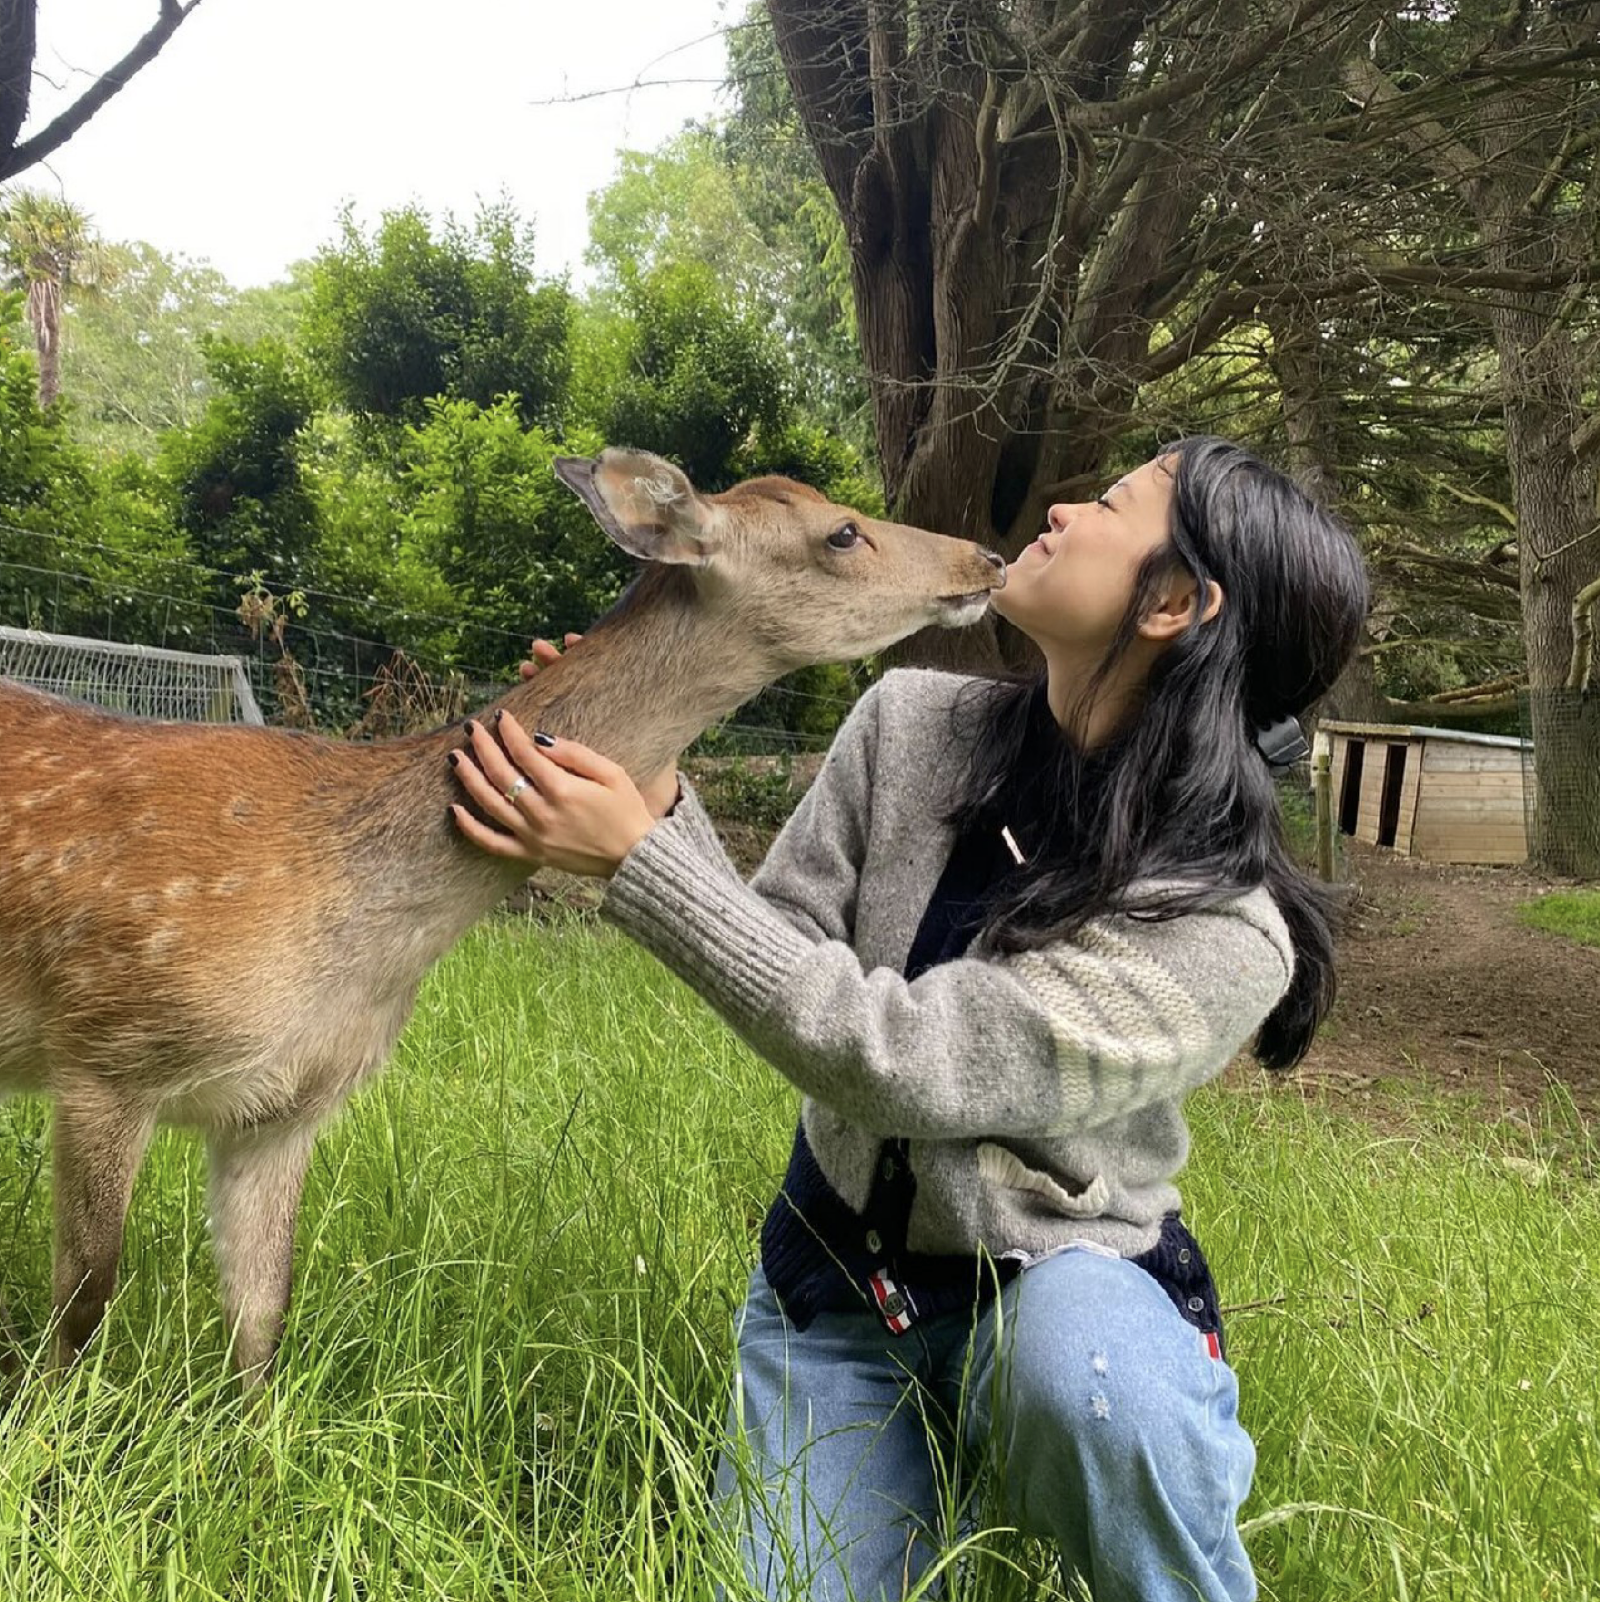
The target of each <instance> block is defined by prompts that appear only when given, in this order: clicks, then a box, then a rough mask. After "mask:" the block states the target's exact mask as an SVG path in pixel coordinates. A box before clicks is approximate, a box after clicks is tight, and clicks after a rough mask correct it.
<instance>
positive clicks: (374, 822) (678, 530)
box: [0, 451, 1004, 1376]
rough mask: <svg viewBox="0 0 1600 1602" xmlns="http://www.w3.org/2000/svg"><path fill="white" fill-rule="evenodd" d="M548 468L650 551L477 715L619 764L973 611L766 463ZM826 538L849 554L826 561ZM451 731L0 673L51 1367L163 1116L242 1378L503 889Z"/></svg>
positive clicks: (602, 518)
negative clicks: (412, 1044)
mask: <svg viewBox="0 0 1600 1602" xmlns="http://www.w3.org/2000/svg"><path fill="white" fill-rule="evenodd" d="M559 470H560V471H561V473H562V476H563V478H565V479H566V480H567V482H568V483H569V484H571V485H572V487H573V488H574V489H576V490H577V491H578V493H579V494H581V495H582V496H583V498H584V499H585V501H586V502H587V503H588V504H589V506H590V509H591V511H592V512H593V513H594V515H595V517H596V519H597V520H598V521H599V522H600V524H601V526H602V527H603V528H605V529H606V531H607V533H608V534H610V535H611V537H612V538H614V539H616V540H617V541H618V543H620V544H622V545H623V546H624V547H625V548H627V549H628V550H630V551H632V552H633V553H634V554H635V555H638V556H640V557H642V558H646V559H647V560H649V561H650V565H648V566H646V567H645V568H644V570H643V572H642V574H641V576H640V578H639V579H638V580H637V581H636V583H635V584H634V586H633V587H632V589H631V590H630V592H629V594H628V595H627V596H626V597H625V599H624V601H623V602H622V603H620V604H619V605H618V607H617V608H615V609H614V611H613V612H612V613H611V614H609V615H608V617H607V618H606V619H604V620H602V622H601V623H600V624H599V625H597V626H596V627H595V629H594V630H593V631H592V632H591V633H590V634H589V635H588V636H587V637H586V638H585V639H584V640H583V641H582V642H581V643H580V644H579V645H578V646H576V647H574V648H573V649H572V650H571V651H570V652H568V653H567V654H566V656H564V657H563V659H562V660H561V661H560V662H559V663H557V664H556V665H554V666H552V667H550V668H548V669H546V670H544V671H542V672H541V673H539V674H538V675H537V676H536V677H535V678H534V679H532V680H531V681H529V682H527V683H524V684H522V685H521V686H519V687H518V688H516V689H513V690H511V691H510V692H509V693H508V694H507V695H505V696H504V697H502V699H501V700H500V701H499V702H497V703H495V704H496V705H498V706H504V707H506V708H508V709H509V710H511V711H512V712H514V713H515V715H516V716H517V717H518V719H519V720H520V721H521V722H522V723H523V724H524V726H525V727H528V728H530V729H532V728H543V729H548V730H550V731H551V732H552V733H556V734H559V735H563V736H566V737H569V738H573V739H578V740H582V741H584V742H586V743H589V744H592V745H594V746H595V747H596V748H597V749H599V750H601V751H603V752H605V753H606V754H608V755H610V756H612V757H613V758H615V759H616V760H617V761H619V762H621V763H622V764H623V765H624V766H625V767H626V768H627V769H628V771H629V772H630V773H631V774H632V775H633V776H634V777H635V778H637V779H641V780H642V779H643V778H645V777H647V776H649V775H651V774H653V773H656V772H659V771H660V770H661V769H662V768H664V767H666V766H667V765H668V764H669V763H671V762H672V761H673V760H675V758H676V757H677V755H678V754H679V753H680V752H681V751H682V749H683V747H684V746H685V745H687V744H688V743H689V742H690V741H691V740H692V739H693V738H694V737H695V736H696V735H697V734H698V733H700V732H701V731H702V730H703V729H704V728H705V727H707V726H708V725H709V724H710V723H712V722H714V721H715V720H716V719H717V718H719V717H722V716H725V715H726V714H727V713H728V712H729V711H731V710H732V709H733V708H735V707H736V706H738V705H739V704H740V703H741V702H742V701H744V700H745V699H747V698H748V697H749V696H750V695H751V694H753V693H754V692H755V691H756V690H758V689H760V688H761V687H762V686H763V685H765V684H767V683H769V682H770V681H771V680H773V679H774V678H777V677H779V676H781V675H782V674H783V673H784V672H787V671H789V670H790V669H792V668H794V667H795V666H798V665H800V664H802V663H805V662H813V661H820V660H827V659H830V658H831V659H843V658H846V657H850V656H856V655H862V654H866V653H867V652H870V651H874V650H877V649H881V648H882V647H883V646H885V645H887V644H889V643H890V642H891V641H893V640H895V639H898V638H901V637H903V636H904V635H906V634H908V633H910V632H912V631H913V630H914V629H917V628H920V627H923V626H925V625H926V624H928V623H930V622H935V621H944V622H947V623H958V622H963V621H971V620H972V618H974V617H975V616H976V615H978V614H979V613H980V612H981V611H982V609H983V606H984V605H985V604H986V593H987V591H989V590H990V589H992V588H993V587H994V586H995V585H996V584H998V583H1001V582H1003V579H1004V569H1003V567H1002V566H1001V565H1000V564H999V559H998V558H996V557H993V556H990V555H989V554H987V553H985V552H982V551H980V550H979V549H978V547H976V546H973V545H970V544H967V543H966V542H964V541H957V540H953V539H946V538H943V537H941V536H937V535H932V534H927V533H923V532H921V531H918V530H914V529H906V528H901V527H898V526H896V525H894V524H889V523H882V522H876V521H872V520H870V519H867V518H864V517H861V516H860V515H859V514H857V513H854V512H850V511H848V510H846V509H843V508H840V507H836V506H832V505H830V504H829V503H828V502H826V501H825V500H823V499H822V498H821V497H820V496H818V495H817V494H816V493H815V492H814V491H811V490H808V489H806V488H804V487H803V486H801V485H798V484H794V483H791V482H790V481H788V480H783V479H773V480H757V481H754V482H752V483H748V484H744V485H741V486H739V487H738V488H736V489H734V490H730V491H728V492H727V493H726V494H724V495H721V496H699V495H697V494H696V493H695V492H694V490H693V489H692V488H691V487H690V486H689V484H688V482H687V480H685V479H684V478H683V476H682V475H681V474H680V473H678V472H677V471H676V469H673V468H670V467H668V465H667V464H666V463H664V462H661V461H660V460H659V459H658V458H653V457H647V456H644V455H642V454H640V453H630V452H619V451H608V452H606V453H605V454H604V455H603V456H602V457H601V458H600V459H599V460H598V461H597V462H593V463H590V462H573V461H568V462H564V463H562V464H559ZM846 525H848V526H850V527H853V528H854V529H856V530H857V531H858V532H859V536H860V543H859V544H856V545H854V546H853V547H851V548H846V549H836V548H835V547H834V545H830V544H829V536H830V535H833V536H835V537H836V538H843V537H844V536H843V535H842V534H841V531H842V530H843V529H844V528H845V527H846ZM461 740H462V736H461V731H460V729H459V728H458V727H452V728H447V729H442V730H439V731H437V732H436V733H433V734H428V735H421V736H416V737H411V738H404V739H398V740H391V741H386V742H382V743H378V744H373V745H359V744H352V743H343V742H339V741H336V740H330V739H323V738H319V737H315V736H309V735H301V734H291V733H287V732H282V731H274V730H265V729H246V728H228V727H214V726H205V725H177V724H148V723H136V722H133V721H129V720H126V719H121V718H118V717H114V716H111V715H108V714H106V713H102V712H98V711H94V710H91V709H89V708H86V707H83V706H78V705H73V704H69V703H67V702H63V701H58V700H55V699H52V698H50V697H46V696H43V695H38V694H35V693H33V692H30V691H28V690H25V689H23V688H21V687H20V686H17V685H13V684H6V683H0V749H3V750H4V751H5V753H6V775H5V778H4V781H3V783H0V1091H5V1090H21V1091H27V1092H35V1093H41V1094H45V1095H48V1096H50V1097H52V1098H53V1100H54V1104H55V1124H54V1165H53V1175H54V1192H55V1218H56V1242H55V1271H54V1303H55V1308H56V1312H57V1317H58V1323H57V1336H56V1350H57V1356H58V1358H59V1359H60V1360H63V1361H66V1360H70V1359H71V1358H72V1357H73V1356H75V1355H76V1354H77V1352H78V1351H79V1350H81V1348H82V1347H83V1345H84V1343H85V1342H86V1341H87V1340H88V1339H89V1337H90V1335H91V1334H92V1333H93V1332H94V1330H95V1329H96V1327H97V1326H98V1324H99V1322H100V1319H101V1316H102V1314H103V1311H104V1308H105V1304H106V1301H107V1298H108V1297H109V1296H110V1294H111V1292H112V1289H113V1286H114V1282H115V1277H116V1271H117V1262H118V1257H119V1255H120V1252H121V1243H122V1229H123V1219H124V1214H125V1211H126V1208H127V1203H128V1195H129V1191H130V1189H131V1187H132V1184H133V1179H134V1175H135V1173H136V1171H137V1170H138V1167H139V1163H140V1160H141V1158H142V1156H143V1153H144V1150H145V1146H146V1143H147V1142H148V1140H149V1138H150V1135H151V1132H152V1130H153V1129H154V1128H155V1126H156V1125H157V1124H158V1123H168V1124H180V1125H187V1126H191V1127H195V1128H198V1129H199V1130H201V1131H202V1132H203V1133H204V1135H205V1138H206V1141H207V1145H208V1154H209V1160H210V1184H211V1213H212V1230H213V1235H214V1239H215V1243H216V1255H217V1259H218V1264H219V1269H220V1274H221V1280H222V1291H223V1307H224V1313H225V1317H226V1319H227V1323H228V1327H229V1328H230V1329H231V1330H232V1331H233V1338H234V1355H235V1360H236V1362H237V1363H238V1364H239V1366H240V1367H241V1369H242V1370H243V1371H244V1372H245V1373H246V1374H247V1375H252V1376H259V1374H261V1373H262V1372H264V1370H265V1367H266V1365H267V1363H268V1362H269V1361H270V1358H271V1355H272V1353H273V1351H274V1349H275V1347H276V1344H277V1341H278V1338H279V1334H280V1331H281V1327H282V1320H283V1315H284V1310H285V1308H286V1306H287V1303H288V1297H289V1287H290V1278H291V1262H292V1248H293V1237H294V1226H295V1215H296V1211H297V1208H298V1205H299V1198H300V1190H301V1184H302V1180H303V1178H304V1175H305V1170H306V1165H307V1162H308V1160H309V1157H310V1153H311V1147H312V1141H313V1139H314V1136H315V1132H316V1130H317V1127H318V1126H319V1125H320V1124H321V1123H322V1122H323V1120H325V1119H326V1118H327V1117H328V1116H329V1115H330V1114H331V1113H333V1112H334V1111H335V1109H336V1108H338V1106H339V1105H340V1103H341V1102H342V1101H343V1100H344V1099H345V1097H346V1096H348V1095H349V1094H350V1092H351V1091H352V1090H353V1089H354V1088H355V1087H356V1086H357V1085H358V1084H360V1082H361V1081H362V1080H363V1079H364V1078H365V1077H366V1076H367V1075H368V1074H370V1073H371V1072H372V1071H373V1070H374V1069H376V1068H377V1067H378V1066H379V1065H380V1064H381V1063H382V1062H383V1061H384V1059H385V1058H386V1057H387V1056H388V1054H389V1051H390V1049H391V1048H392V1047H393V1045H394V1043H395V1039H396V1037H397V1036H398V1035H399V1033H400V1030H401V1028H402V1026H403V1025H404V1023H405V1021H406V1018H407V1016H408V1015H409V1013H410V1011H411V1006H412V1002H413V999H414V998H415V995H416V992H417V987H418V984H419V983H420V981H421V979H422V977H423V975H424V974H425V973H426V972H427V970H428V968H429V967H430V966H431V965H432V964H433V963H434V962H435V961H436V960H437V959H438V958H439V957H440V956H442V955H443V954H444V952H445V951H447V950H448V949H449V948H450V946H451V945H452V944H454V942H455V941H456V940H457V939H458V938H459V937H460V936H461V935H462V934H463V933H464V932H465V930H466V929H467V928H468V927H469V926H470V925H471V924H472V923H473V922H474V921H475V920H476V919H477V918H478V917H480V916H481V915H482V914H483V913H484V912H486V911H488V910H489V909H491V908H492V907H494V906H495V905H496V904H497V903H498V902H499V901H500V900H501V899H502V898H503V897H504V896H505V894H506V893H507V891H508V890H509V889H511V888H512V886H513V884H514V882H515V880H516V878H517V872H516V870H515V869H514V868H509V869H508V868H507V866H506V865H505V864H504V863H502V862H500V861H498V860H495V859H492V858H490V857H488V856H486V855H484V854H482V853H480V852H478V851H476V850H474V849H473V848H472V847H471V846H469V845H467V844H466V843H465V842H463V841H462V840H461V839H460V838H459V836H458V835H457V833H456V832H455V830H454V828H453V827H452V826H451V825H450V823H449V822H448V819H447V815H446V808H447V805H448V804H449V803H450V802H451V801H452V800H459V799H461V796H460V792H459V791H458V790H457V789H456V788H455V786H454V784H453V781H452V780H451V779H450V777H449V773H448V764H447V761H446V753H447V752H448V751H449V750H451V749H452V748H453V747H456V746H458V745H459V744H460V743H461ZM3 1326H4V1311H3V1309H0V1328H3Z"/></svg>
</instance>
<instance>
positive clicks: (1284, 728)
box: [1256, 718, 1311, 768]
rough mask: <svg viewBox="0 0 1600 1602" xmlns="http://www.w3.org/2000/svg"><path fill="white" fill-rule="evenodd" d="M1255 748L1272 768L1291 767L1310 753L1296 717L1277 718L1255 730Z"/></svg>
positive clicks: (1304, 732)
mask: <svg viewBox="0 0 1600 1602" xmlns="http://www.w3.org/2000/svg"><path fill="white" fill-rule="evenodd" d="M1256 749H1257V750H1258V751H1259V752H1260V753H1261V754H1262V756H1264V757H1265V758H1266V759H1267V765H1268V766H1269V767H1274V768H1291V767H1293V766H1294V764H1295V763H1296V762H1299V761H1301V760H1302V759H1303V758H1305V757H1307V756H1309V755H1310V754H1311V747H1310V746H1309V745H1308V744H1307V743H1306V731H1305V730H1304V729H1302V728H1301V727H1300V720H1299V719H1298V718H1279V719H1278V721H1277V722H1276V723H1268V724H1266V725H1265V726H1264V727H1262V728H1258V729H1257V730H1256Z"/></svg>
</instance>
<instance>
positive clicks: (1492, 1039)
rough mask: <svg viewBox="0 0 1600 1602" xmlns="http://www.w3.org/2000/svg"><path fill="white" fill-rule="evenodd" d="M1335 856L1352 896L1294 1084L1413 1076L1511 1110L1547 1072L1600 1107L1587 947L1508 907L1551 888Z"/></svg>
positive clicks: (1597, 1035)
mask: <svg viewBox="0 0 1600 1602" xmlns="http://www.w3.org/2000/svg"><path fill="white" fill-rule="evenodd" d="M1347 844H1348V842H1347ZM1349 865H1350V872H1351V878H1352V880H1353V882H1354V883H1355V885H1356V887H1357V899H1356V902H1355V905H1354V907H1353V908H1352V912H1351V922H1350V924H1349V925H1348V927H1347V930H1346V935H1345V939H1344V942H1343V945H1342V947H1341V955H1340V996H1339V1002H1338V1005H1337V1006H1336V1007H1335V1009H1334V1014H1333V1019H1332V1021H1331V1025H1330V1026H1329V1027H1328V1028H1326V1029H1325V1030H1324V1033H1323V1036H1322V1038H1320V1039H1319V1040H1318V1042H1317V1044H1316V1045H1315V1046H1314V1047H1313V1048H1312V1051H1311V1054H1310V1055H1309V1056H1308V1057H1307V1059H1306V1061H1305V1063H1304V1064H1303V1065H1302V1067H1301V1070H1300V1071H1301V1074H1302V1076H1303V1077H1304V1079H1305V1081H1306V1082H1307V1083H1308V1084H1321V1085H1324V1086H1326V1087H1327V1088H1328V1089H1330V1090H1338V1089H1360V1088H1363V1087H1364V1086H1366V1085H1368V1084H1370V1083H1372V1081H1373V1080H1375V1079H1377V1078H1380V1077H1381V1078H1389V1079H1392V1078H1420V1079H1422V1080H1423V1081H1425V1082H1427V1083H1430V1084H1433V1085H1436V1086H1439V1087H1442V1088H1448V1089H1452V1090H1470V1091H1474V1092H1476V1093H1479V1094H1481V1095H1483V1096H1484V1097H1485V1098H1486V1099H1487V1101H1488V1103H1489V1104H1490V1105H1491V1106H1498V1107H1503V1108H1505V1109H1506V1110H1511V1109H1512V1108H1528V1107H1531V1106H1532V1105H1533V1104H1534V1103H1536V1102H1537V1101H1538V1100H1539V1098H1540V1097H1541V1096H1542V1095H1543V1094H1544V1092H1545V1089H1546V1086H1547V1084H1548V1083H1549V1082H1550V1081H1552V1080H1555V1081H1559V1082H1561V1083H1562V1084H1563V1085H1565V1087H1566V1088H1567V1090H1568V1091H1569V1092H1570V1093H1571V1095H1572V1098H1573V1100H1574V1102H1576V1104H1577V1105H1578V1107H1579V1108H1580V1109H1581V1110H1582V1111H1584V1112H1585V1113H1586V1114H1587V1115H1588V1116H1590V1117H1596V1116H1600V948H1595V947H1586V946H1580V945H1577V944H1576V943H1574V942H1572V941H1569V940H1564V939H1561V938H1559V937H1558V936H1555V935H1547V934H1543V933H1541V932H1540V931H1538V930H1535V929H1529V928H1526V927H1524V926H1523V925H1522V924H1521V923H1519V922H1518V920H1517V915H1516V909H1517V907H1518V905H1519V904H1520V903H1522V902H1524V901H1526V900H1527V899H1528V898H1529V897H1530V896H1534V895H1537V894H1539V893H1540V892H1541V891H1544V890H1549V889H1553V888H1559V887H1558V886H1556V885H1554V884H1553V883H1552V881H1550V880H1549V879H1546V878H1543V877H1541V876H1539V875H1537V874H1534V873H1532V872H1531V871H1528V870H1526V869H1521V868H1447V867H1438V866H1435V865H1433V864H1430V863H1423V862H1415V861H1412V860H1411V859H1410V858H1406V857H1397V856H1395V855H1394V854H1393V853H1392V852H1388V851H1379V850H1376V849H1373V848H1368V847H1362V846H1359V845H1358V846H1355V847H1353V848H1352V850H1351V857H1350V864H1349Z"/></svg>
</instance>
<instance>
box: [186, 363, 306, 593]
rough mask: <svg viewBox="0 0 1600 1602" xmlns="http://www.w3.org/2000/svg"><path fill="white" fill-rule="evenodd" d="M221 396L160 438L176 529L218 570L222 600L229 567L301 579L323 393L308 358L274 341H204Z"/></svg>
mask: <svg viewBox="0 0 1600 1602" xmlns="http://www.w3.org/2000/svg"><path fill="white" fill-rule="evenodd" d="M206 357H207V364H208V366H209V369H210V379H211V382H212V384H213V385H214V387H215V391H216V392H215V394H213V396H212V398H211V400H210V401H209V402H208V403H207V405H206V409H205V412H204V414H203V415H202V416H201V418H200V420H199V421H198V422H197V423H196V424H195V425H194V426H193V427H192V428H190V429H188V430H187V431H184V432H179V433H174V434H171V435H168V436H167V438H166V439H165V440H164V441H163V442H162V450H161V454H160V464H161V467H162V470H163V472H164V473H165V474H166V476H167V478H168V479H169V480H170V482H171V484H172V487H173V493H174V497H175V503H176V521H177V524H178V527H179V528H181V529H183V530H184V531H185V532H186V533H187V535H188V536H189V538H190V540H191V542H192V544H193V546H194V549H195V552H196V554H197V555H198V556H199V558H200V560H201V561H202V562H204V563H206V564H207V565H208V566H210V567H212V568H216V569H219V570H222V571H221V576H220V578H219V582H218V587H217V591H216V594H217V604H218V605H220V606H224V607H226V606H229V605H231V603H232V602H233V601H234V600H236V599H237V593H236V586H235V585H234V583H233V581H232V577H231V575H237V574H242V573H249V572H252V571H257V570H259V571H261V572H263V573H264V574H265V575H266V577H267V582H268V584H269V585H276V584H279V583H284V582H287V583H291V584H294V585H303V584H304V583H305V582H306V579H307V575H308V573H309V572H310V569H311V558H312V555H313V553H314V552H315V550H316V548H317V536H318V529H317V516H316V506H315V504H314V502H313V501H312V499H311V497H310V495H309V493H308V491H307V488H306V485H305V482H304V478H303V474H302V470H301V459H300V458H301V451H302V446H303V435H304V431H305V429H306V427H307V425H308V424H309V423H310V421H311V417H312V414H313V413H314V411H315V410H316V403H317V394H316V388H315V385H314V383H313V380H312V378H311V375H310V374H309V373H308V372H307V371H306V368H305V364H304V362H303V361H302V360H301V359H300V358H299V357H298V356H297V355H296V353H295V352H294V351H292V350H291V349H290V348H289V347H287V346H285V345H283V344H282V343H281V342H279V341H277V340H273V339H263V340H258V341H257V342H255V343H254V344H251V345H242V344H238V343H236V342H233V341H229V340H225V339H214V340H211V341H208V342H207V345H206Z"/></svg>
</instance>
